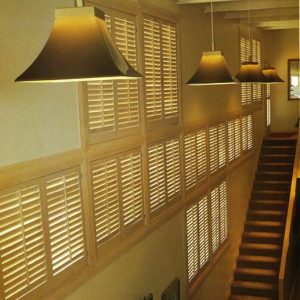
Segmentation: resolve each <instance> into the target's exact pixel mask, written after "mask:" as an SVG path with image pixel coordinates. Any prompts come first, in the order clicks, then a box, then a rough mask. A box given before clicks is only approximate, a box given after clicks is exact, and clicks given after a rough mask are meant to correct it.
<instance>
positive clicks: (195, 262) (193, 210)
mask: <svg viewBox="0 0 300 300" xmlns="http://www.w3.org/2000/svg"><path fill="white" fill-rule="evenodd" d="M198 230H199V228H198V207H197V204H194V205H192V206H191V207H190V208H188V209H187V211H186V231H187V234H186V236H187V260H188V279H189V281H191V280H192V279H193V278H194V277H195V276H196V275H197V272H198V269H199V231H198Z"/></svg>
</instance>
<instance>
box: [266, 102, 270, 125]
mask: <svg viewBox="0 0 300 300" xmlns="http://www.w3.org/2000/svg"><path fill="white" fill-rule="evenodd" d="M266 115H267V116H266V122H267V126H271V99H270V98H267V99H266Z"/></svg>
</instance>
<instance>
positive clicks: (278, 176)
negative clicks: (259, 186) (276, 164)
mask: <svg viewBox="0 0 300 300" xmlns="http://www.w3.org/2000/svg"><path fill="white" fill-rule="evenodd" d="M266 178H267V179H268V180H277V181H289V182H290V180H291V179H292V173H291V172H274V171H273V172H271V171H270V172H267V171H265V172H263V171H261V172H257V173H256V176H255V180H265V179H266Z"/></svg>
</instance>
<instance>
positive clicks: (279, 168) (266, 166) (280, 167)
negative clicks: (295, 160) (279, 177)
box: [257, 163, 294, 172]
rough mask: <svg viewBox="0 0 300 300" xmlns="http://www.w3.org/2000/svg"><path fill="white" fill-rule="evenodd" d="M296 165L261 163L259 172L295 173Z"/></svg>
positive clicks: (258, 168)
mask: <svg viewBox="0 0 300 300" xmlns="http://www.w3.org/2000/svg"><path fill="white" fill-rule="evenodd" d="M293 167H294V164H292V163H259V164H258V167H257V170H258V172H261V171H262V172H269V171H271V172H272V171H275V172H293Z"/></svg>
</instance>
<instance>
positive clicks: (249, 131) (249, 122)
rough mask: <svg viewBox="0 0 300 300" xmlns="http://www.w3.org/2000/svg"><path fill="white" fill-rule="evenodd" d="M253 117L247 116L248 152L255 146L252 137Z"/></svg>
mask: <svg viewBox="0 0 300 300" xmlns="http://www.w3.org/2000/svg"><path fill="white" fill-rule="evenodd" d="M252 134H253V132H252V115H248V116H247V139H248V141H247V148H248V150H250V149H252V146H253V137H252Z"/></svg>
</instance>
